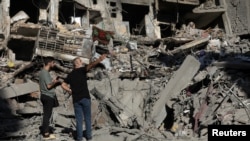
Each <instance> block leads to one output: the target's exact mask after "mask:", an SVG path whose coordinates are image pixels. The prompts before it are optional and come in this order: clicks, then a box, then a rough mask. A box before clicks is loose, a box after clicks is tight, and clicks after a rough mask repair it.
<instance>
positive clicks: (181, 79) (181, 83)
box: [151, 55, 200, 127]
mask: <svg viewBox="0 0 250 141" xmlns="http://www.w3.org/2000/svg"><path fill="white" fill-rule="evenodd" d="M199 68H200V62H199V61H198V60H197V59H196V58H194V57H193V56H191V55H188V56H187V57H186V59H185V60H184V62H183V63H182V65H181V66H180V68H179V69H178V70H177V71H176V72H175V73H174V75H173V76H172V77H171V79H170V80H169V81H168V83H167V85H166V87H165V88H164V89H163V90H162V91H161V92H160V94H159V99H158V100H157V101H156V102H155V104H154V106H153V108H152V113H151V119H152V122H153V123H155V126H156V127H159V126H160V124H161V123H162V121H163V120H164V118H165V117H166V115H167V113H166V110H165V106H166V105H167V106H168V107H170V108H172V104H173V103H174V101H172V100H173V99H175V98H177V95H178V94H180V92H181V90H183V89H184V88H186V87H187V86H188V85H189V83H190V82H191V80H192V78H193V77H194V76H195V74H196V73H197V71H198V70H199Z"/></svg>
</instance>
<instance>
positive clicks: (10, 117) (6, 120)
mask: <svg viewBox="0 0 250 141" xmlns="http://www.w3.org/2000/svg"><path fill="white" fill-rule="evenodd" d="M11 109H12V108H11V107H10V104H9V101H8V100H7V99H2V98H0V119H1V120H0V140H20V139H23V138H24V137H23V136H19V135H15V132H17V131H18V130H19V129H20V127H21V123H20V117H18V116H17V115H15V113H14V112H13V110H11Z"/></svg>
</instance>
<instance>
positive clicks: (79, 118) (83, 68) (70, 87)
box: [61, 54, 106, 141]
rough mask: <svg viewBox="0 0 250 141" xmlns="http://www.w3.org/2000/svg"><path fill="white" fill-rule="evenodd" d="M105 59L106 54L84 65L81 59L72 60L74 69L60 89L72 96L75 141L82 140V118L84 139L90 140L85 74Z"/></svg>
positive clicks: (89, 112) (89, 107)
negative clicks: (84, 131)
mask: <svg viewBox="0 0 250 141" xmlns="http://www.w3.org/2000/svg"><path fill="white" fill-rule="evenodd" d="M105 58H106V54H104V55H101V56H100V57H99V58H98V59H97V60H96V61H94V62H91V63H89V64H88V65H84V64H83V62H82V60H81V58H79V57H77V58H75V59H74V60H73V65H74V69H73V70H72V72H70V73H69V74H68V76H67V78H66V79H65V81H64V82H63V83H62V85H61V86H62V88H63V89H64V90H66V91H68V92H69V93H70V94H72V99H73V104H74V111H75V118H76V131H77V140H79V141H81V140H82V138H83V129H82V124H83V117H84V120H85V127H86V139H87V140H88V141H89V140H91V139H92V131H91V99H90V95H89V90H88V84H87V72H88V71H89V70H90V69H91V68H93V67H94V66H96V65H97V64H98V63H100V62H101V61H102V60H104V59H105Z"/></svg>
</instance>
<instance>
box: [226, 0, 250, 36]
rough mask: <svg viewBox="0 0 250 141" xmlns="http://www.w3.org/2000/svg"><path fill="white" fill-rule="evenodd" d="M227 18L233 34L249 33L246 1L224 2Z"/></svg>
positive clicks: (247, 2)
mask: <svg viewBox="0 0 250 141" xmlns="http://www.w3.org/2000/svg"><path fill="white" fill-rule="evenodd" d="M226 6H227V16H228V17H229V19H230V20H229V21H230V24H231V30H232V33H233V34H236V35H245V34H249V33H250V16H249V13H250V2H249V1H248V0H240V1H237V0H236V1H226Z"/></svg>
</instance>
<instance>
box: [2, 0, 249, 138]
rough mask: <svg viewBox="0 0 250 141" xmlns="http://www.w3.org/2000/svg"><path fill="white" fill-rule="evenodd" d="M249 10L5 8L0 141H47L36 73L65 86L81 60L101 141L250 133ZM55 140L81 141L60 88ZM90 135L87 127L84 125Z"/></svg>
mask: <svg viewBox="0 0 250 141" xmlns="http://www.w3.org/2000/svg"><path fill="white" fill-rule="evenodd" d="M249 13H250V1H248V0H88V1H85V0H1V1H0V55H1V58H0V59H1V60H0V64H1V66H0V82H1V83H0V101H1V102H0V119H1V120H0V140H31V141H32V140H41V139H42V138H41V135H40V130H39V129H40V125H41V120H42V115H43V111H42V104H41V101H40V91H39V90H40V88H39V84H38V82H39V79H38V72H39V70H40V69H41V67H42V65H43V58H44V57H47V56H53V57H54V58H55V59H56V67H55V69H54V70H52V71H51V75H52V77H53V78H56V77H59V78H60V79H61V80H62V81H63V79H65V78H66V76H67V74H68V73H69V72H70V71H71V70H72V64H71V61H72V60H73V59H74V58H75V57H80V58H81V59H82V60H83V61H84V62H85V63H86V64H88V63H89V62H90V61H92V60H94V59H96V58H98V57H99V56H100V55H101V54H108V57H107V58H106V59H105V60H103V61H102V62H101V63H100V64H98V65H97V67H95V68H93V69H92V70H91V71H90V72H89V73H88V85H89V90H90V94H91V100H92V129H93V139H94V140H96V141H99V140H103V139H106V140H115V141H124V140H125V141H140V140H141V141H147V140H148V141H164V140H176V141H177V140H180V141H182V140H187V141H188V140H192V141H196V140H197V141H198V140H204V141H206V140H207V136H208V126H209V125H248V124H249V123H250V110H249V108H250V106H249V105H250V99H249V97H250V95H249V92H250V89H249V84H250V75H249V69H250V63H249V61H250V56H249V55H250V52H249V51H250V40H249V37H250V36H249V35H250V14H249ZM56 95H57V98H58V101H59V106H58V107H56V108H54V111H53V115H52V119H51V125H52V127H51V128H52V129H53V131H54V133H55V134H56V137H57V139H56V140H60V141H61V140H67V141H70V140H74V137H75V125H76V122H75V118H74V112H73V111H74V110H73V103H72V97H71V96H70V94H68V93H67V92H65V91H64V90H63V89H62V88H61V87H60V86H58V87H56ZM83 126H84V125H83Z"/></svg>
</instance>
